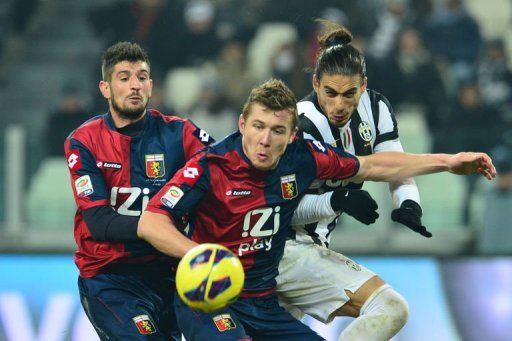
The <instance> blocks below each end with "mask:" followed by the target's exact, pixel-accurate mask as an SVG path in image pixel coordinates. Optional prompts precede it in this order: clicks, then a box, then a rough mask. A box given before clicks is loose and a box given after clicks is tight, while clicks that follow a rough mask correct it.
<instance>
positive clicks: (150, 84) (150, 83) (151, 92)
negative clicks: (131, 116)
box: [148, 78, 153, 98]
mask: <svg viewBox="0 0 512 341" xmlns="http://www.w3.org/2000/svg"><path fill="white" fill-rule="evenodd" d="M152 94H153V80H152V79H151V78H150V79H149V94H148V95H149V98H151V95H152Z"/></svg>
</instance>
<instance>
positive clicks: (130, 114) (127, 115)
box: [112, 98, 147, 120]
mask: <svg viewBox="0 0 512 341" xmlns="http://www.w3.org/2000/svg"><path fill="white" fill-rule="evenodd" d="M112 107H113V108H114V110H115V111H116V112H117V113H118V114H119V116H121V118H124V119H128V120H136V119H138V118H140V117H142V115H143V114H144V112H145V111H146V107H147V106H143V107H139V108H132V109H129V108H121V107H120V106H118V105H117V103H116V101H115V100H114V99H113V98H112Z"/></svg>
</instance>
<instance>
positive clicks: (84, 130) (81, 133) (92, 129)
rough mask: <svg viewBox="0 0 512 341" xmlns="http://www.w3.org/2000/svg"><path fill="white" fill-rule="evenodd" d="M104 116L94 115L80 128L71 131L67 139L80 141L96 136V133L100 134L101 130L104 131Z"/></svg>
mask: <svg viewBox="0 0 512 341" xmlns="http://www.w3.org/2000/svg"><path fill="white" fill-rule="evenodd" d="M105 115H107V114H101V115H96V116H94V117H92V118H90V119H88V120H87V121H85V122H84V123H82V124H81V125H80V126H78V127H77V128H76V129H75V130H73V131H72V132H71V133H70V134H69V135H68V137H67V139H72V138H75V139H80V138H85V137H88V136H97V135H98V133H99V132H101V130H103V129H105V122H104V119H105Z"/></svg>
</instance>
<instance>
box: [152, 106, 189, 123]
mask: <svg viewBox="0 0 512 341" xmlns="http://www.w3.org/2000/svg"><path fill="white" fill-rule="evenodd" d="M148 115H149V117H151V118H152V119H154V120H157V121H160V122H162V123H164V124H183V123H185V122H189V120H188V119H186V118H183V117H179V116H177V115H173V114H164V113H162V112H161V111H159V110H157V109H148Z"/></svg>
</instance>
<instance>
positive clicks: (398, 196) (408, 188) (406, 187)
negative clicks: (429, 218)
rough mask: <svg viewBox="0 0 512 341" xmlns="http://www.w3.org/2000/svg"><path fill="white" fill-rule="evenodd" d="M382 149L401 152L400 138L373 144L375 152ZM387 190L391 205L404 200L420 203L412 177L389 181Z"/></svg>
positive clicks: (396, 204)
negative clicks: (391, 201) (391, 200)
mask: <svg viewBox="0 0 512 341" xmlns="http://www.w3.org/2000/svg"><path fill="white" fill-rule="evenodd" d="M383 151H388V152H389V151H395V152H403V151H404V149H403V147H402V144H401V143H400V140H398V139H396V140H390V141H384V142H382V143H379V144H378V145H377V146H375V150H374V152H375V153H378V152H383ZM389 191H390V192H391V196H392V198H393V206H394V207H400V205H402V203H403V202H404V201H405V200H408V199H409V200H412V201H415V202H417V203H418V205H420V193H419V191H418V186H416V182H415V181H414V179H413V178H409V179H405V180H402V181H397V182H390V183H389Z"/></svg>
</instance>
